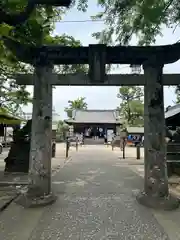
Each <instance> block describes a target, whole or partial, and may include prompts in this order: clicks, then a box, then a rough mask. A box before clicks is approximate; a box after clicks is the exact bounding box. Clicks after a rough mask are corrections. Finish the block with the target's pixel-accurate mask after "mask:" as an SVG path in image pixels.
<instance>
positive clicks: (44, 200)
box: [14, 193, 57, 208]
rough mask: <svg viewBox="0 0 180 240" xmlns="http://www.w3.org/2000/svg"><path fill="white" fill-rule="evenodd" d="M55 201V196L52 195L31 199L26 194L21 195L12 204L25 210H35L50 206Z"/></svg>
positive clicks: (31, 197)
mask: <svg viewBox="0 0 180 240" xmlns="http://www.w3.org/2000/svg"><path fill="white" fill-rule="evenodd" d="M56 200H57V196H55V195H54V194H53V193H51V194H49V195H45V196H42V197H33V196H29V195H28V194H21V195H20V196H19V197H18V198H16V200H15V201H14V202H15V203H16V204H18V205H21V206H23V207H25V208H36V207H43V206H47V205H51V204H53V203H54V202H55V201H56Z"/></svg>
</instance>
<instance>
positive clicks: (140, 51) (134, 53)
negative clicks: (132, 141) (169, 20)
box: [4, 38, 180, 209]
mask: <svg viewBox="0 0 180 240" xmlns="http://www.w3.org/2000/svg"><path fill="white" fill-rule="evenodd" d="M4 42H5V44H6V46H7V47H8V48H9V49H10V50H11V51H12V52H13V53H14V54H15V55H16V56H17V58H18V59H19V60H20V61H22V62H25V63H29V64H32V65H34V66H35V71H34V74H33V75H28V76H27V75H18V76H16V78H17V83H18V84H27V85H32V84H33V85H34V101H33V117H32V122H33V123H32V142H31V158H30V160H31V164H30V173H31V174H32V177H31V181H32V183H34V185H35V186H36V187H37V186H38V187H39V189H40V190H41V191H42V192H44V194H46V195H49V194H50V192H51V188H50V162H51V160H50V159H51V154H50V146H51V137H50V135H51V134H50V132H51V124H50V122H51V119H52V85H91V86H92V85H94V86H107V85H108V86H109V85H111V86H113V85H144V86H145V103H144V105H145V113H144V122H145V123H144V128H145V180H144V190H143V191H142V192H140V193H139V194H138V196H137V200H138V201H139V202H140V203H141V204H143V205H145V206H148V207H154V208H162V209H173V208H176V207H178V200H177V199H176V198H174V197H172V196H171V195H170V194H169V189H168V178H167V167H166V145H165V119H164V99H163V85H177V84H179V83H180V78H179V75H176V74H165V75H163V67H164V64H169V63H173V62H175V61H177V60H179V58H180V51H179V50H180V44H179V43H177V44H174V45H166V46H148V47H135V46H128V47H126V46H116V47H109V46H106V45H100V44H98V45H89V47H64V46H41V47H34V46H31V47H27V46H25V45H24V46H23V45H21V44H19V43H17V42H14V41H12V40H9V39H7V38H4ZM60 64H66V65H68V64H89V74H88V75H84V74H70V75H69V74H68V75H57V74H55V73H53V65H60ZM106 64H132V65H143V68H144V75H140V76H139V75H138V76H132V75H121V74H120V75H107V74H106V72H105V65H106ZM44 129H45V131H44Z"/></svg>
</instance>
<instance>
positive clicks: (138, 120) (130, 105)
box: [117, 87, 144, 126]
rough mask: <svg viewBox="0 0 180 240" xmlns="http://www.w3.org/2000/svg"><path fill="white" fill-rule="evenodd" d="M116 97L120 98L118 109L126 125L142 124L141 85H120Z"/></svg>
mask: <svg viewBox="0 0 180 240" xmlns="http://www.w3.org/2000/svg"><path fill="white" fill-rule="evenodd" d="M117 97H118V98H119V99H121V103H120V107H118V110H119V112H120V115H122V118H123V119H124V120H125V122H126V124H127V125H130V126H131V125H132V126H141V125H143V116H144V104H143V101H142V97H143V90H142V88H141V87H120V88H119V93H118V94H117Z"/></svg>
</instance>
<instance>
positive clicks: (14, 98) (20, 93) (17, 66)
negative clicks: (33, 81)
mask: <svg viewBox="0 0 180 240" xmlns="http://www.w3.org/2000/svg"><path fill="white" fill-rule="evenodd" d="M3 4H4V5H3V8H4V9H5V10H6V11H7V12H13V13H14V12H18V11H22V9H23V8H24V7H25V5H26V4H27V1H25V0H9V1H4V2H3ZM64 14H65V11H64V9H63V8H54V7H51V6H47V7H45V6H43V7H42V6H39V7H37V8H36V9H35V10H34V11H33V13H32V14H31V16H30V18H29V19H28V20H27V21H26V22H25V23H24V24H22V25H20V26H17V27H16V28H14V27H11V26H9V25H7V24H1V25H0V36H6V37H8V38H11V39H14V40H16V41H19V42H20V43H23V44H27V45H40V44H42V43H44V44H61V45H69V46H79V45H80V41H76V40H75V39H74V38H73V37H71V36H67V35H63V36H54V37H52V32H53V30H54V28H55V22H56V21H58V20H61V18H62V16H63V15H64ZM32 71H33V68H32V67H31V66H28V65H27V64H23V63H21V62H19V61H18V60H17V59H16V57H15V56H13V54H12V53H11V52H10V51H8V49H7V48H6V47H5V45H4V43H3V41H2V40H1V39H0V93H1V94H0V105H2V106H4V107H6V108H8V109H9V110H10V111H11V112H18V111H19V110H20V107H21V105H24V104H27V103H28V102H29V101H31V98H30V94H29V93H28V91H27V90H26V87H25V86H18V85H17V84H16V81H15V79H13V75H14V74H15V73H17V72H20V73H29V72H32ZM56 71H57V72H60V73H67V72H71V73H74V72H84V71H86V67H84V66H82V65H78V66H76V65H72V66H56Z"/></svg>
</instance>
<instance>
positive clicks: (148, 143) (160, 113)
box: [137, 58, 179, 210]
mask: <svg viewBox="0 0 180 240" xmlns="http://www.w3.org/2000/svg"><path fill="white" fill-rule="evenodd" d="M143 67H144V76H145V81H146V82H145V87H144V147H145V159H144V161H145V162H144V166H145V167H144V168H145V176H144V190H143V192H141V193H140V194H139V195H138V196H137V200H138V202H139V203H141V204H143V205H145V206H147V207H151V208H157V209H163V210H172V209H175V208H177V207H178V206H179V201H178V200H177V199H176V198H175V197H173V196H171V195H170V194H169V189H168V176H167V166H166V143H165V117H164V95H163V75H162V70H163V64H160V61H157V59H156V58H155V59H153V61H152V60H151V61H149V62H147V63H146V64H145V65H144V66H143Z"/></svg>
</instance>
